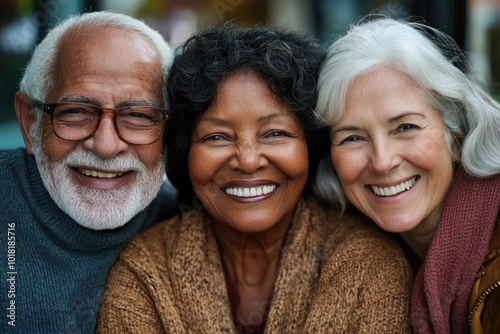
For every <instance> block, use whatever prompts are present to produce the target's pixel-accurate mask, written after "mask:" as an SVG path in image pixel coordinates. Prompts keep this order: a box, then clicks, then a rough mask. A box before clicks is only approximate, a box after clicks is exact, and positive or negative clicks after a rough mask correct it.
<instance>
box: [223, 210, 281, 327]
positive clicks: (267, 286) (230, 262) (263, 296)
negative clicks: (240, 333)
mask: <svg viewBox="0 0 500 334" xmlns="http://www.w3.org/2000/svg"><path fill="white" fill-rule="evenodd" d="M290 223H291V219H290V221H288V222H286V223H284V224H277V225H275V226H274V227H273V228H271V229H270V230H268V231H265V232H258V233H243V232H241V231H238V230H235V229H234V228H232V227H230V226H228V225H226V224H223V223H219V224H214V230H215V233H216V236H217V239H218V240H219V243H220V245H221V252H222V261H223V262H224V264H225V266H226V268H227V271H228V273H229V276H230V277H231V279H232V281H233V282H234V284H235V287H236V290H237V291H238V295H239V296H240V303H239V305H238V306H237V308H238V315H237V316H238V318H239V319H240V321H241V322H243V323H252V322H259V321H261V320H263V319H264V318H265V313H266V311H265V305H267V304H268V303H269V300H270V299H271V296H272V293H273V288H274V281H275V279H276V275H277V268H278V262H279V259H280V256H281V249H282V247H283V243H284V240H285V237H286V233H287V231H288V228H289V226H290ZM256 315H259V317H258V319H259V321H255V320H256V317H255V316H256ZM252 319H253V320H252Z"/></svg>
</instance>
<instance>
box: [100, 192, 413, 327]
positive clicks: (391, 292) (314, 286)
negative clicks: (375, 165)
mask: <svg viewBox="0 0 500 334" xmlns="http://www.w3.org/2000/svg"><path fill="white" fill-rule="evenodd" d="M334 215H335V212H333V211H329V210H326V209H324V208H322V207H320V206H319V205H318V204H317V203H316V202H315V201H314V200H311V199H309V200H301V201H300V202H299V205H298V208H297V210H296V213H295V216H294V219H293V222H292V224H291V226H290V230H289V232H288V234H287V237H286V240H285V243H284V246H283V249H282V255H281V259H280V263H279V268H278V274H277V278H276V282H275V287H274V292H273V297H272V298H273V299H272V302H271V307H270V311H269V315H268V321H267V324H266V329H265V333H376V334H381V333H384V334H389V333H397V334H401V333H409V331H410V330H409V327H410V324H409V300H410V291H411V283H412V273H411V269H410V267H409V265H408V263H407V261H406V259H405V257H404V254H403V253H402V251H401V250H400V248H399V247H398V246H397V245H396V243H395V242H394V240H392V239H391V238H390V237H389V236H387V235H386V234H384V233H383V232H381V231H379V230H378V229H376V228H375V227H374V226H373V225H372V224H370V223H366V222H362V221H361V219H362V218H360V217H357V216H353V215H344V216H343V217H342V218H341V219H339V218H335V216H334ZM98 332H99V333H148V334H149V333H199V334H210V333H214V334H215V333H217V334H219V333H236V329H235V326H234V323H233V320H232V316H231V309H230V305H229V300H228V296H227V291H226V283H225V280H224V274H223V269H222V264H221V254H220V251H219V248H218V244H217V241H216V239H215V235H214V232H213V230H212V227H211V224H210V221H209V220H208V218H207V217H206V215H205V214H204V213H203V212H202V211H192V212H188V213H185V214H184V215H183V216H182V217H176V218H173V219H171V220H169V221H166V222H164V223H161V224H159V225H156V226H155V227H153V228H151V229H150V230H148V231H146V232H145V233H143V234H142V235H139V236H137V237H135V238H134V239H133V240H132V241H131V242H130V243H129V244H128V246H127V247H126V248H125V249H124V250H123V251H122V253H121V255H120V257H119V259H118V261H117V262H116V263H115V265H114V267H113V269H112V270H111V272H110V274H109V277H108V282H107V285H106V290H105V292H104V296H103V301H102V306H101V311H100V317H99V323H98Z"/></svg>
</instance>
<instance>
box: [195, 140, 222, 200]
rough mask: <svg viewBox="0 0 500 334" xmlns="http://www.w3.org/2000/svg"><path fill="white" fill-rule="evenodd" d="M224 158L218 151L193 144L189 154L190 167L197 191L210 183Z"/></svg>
mask: <svg viewBox="0 0 500 334" xmlns="http://www.w3.org/2000/svg"><path fill="white" fill-rule="evenodd" d="M223 160H224V159H223V158H221V157H220V154H217V152H212V151H211V150H207V149H206V148H200V147H197V146H196V145H193V146H192V147H191V148H190V150H189V154H188V166H189V167H188V168H189V176H190V178H191V183H192V184H193V187H194V189H195V191H196V192H198V191H199V190H200V187H202V186H204V185H206V184H208V183H210V182H211V181H212V178H213V176H214V174H215V173H216V171H217V170H218V169H219V168H220V165H222V164H223V162H222V161H223Z"/></svg>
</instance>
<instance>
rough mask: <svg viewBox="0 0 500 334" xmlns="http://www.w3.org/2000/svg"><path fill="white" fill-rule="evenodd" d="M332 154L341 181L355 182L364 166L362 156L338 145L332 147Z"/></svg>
mask: <svg viewBox="0 0 500 334" xmlns="http://www.w3.org/2000/svg"><path fill="white" fill-rule="evenodd" d="M330 155H331V158H332V164H333V167H334V168H335V171H336V172H337V176H338V178H339V180H340V182H341V183H343V184H344V183H346V184H350V183H353V182H355V181H356V180H357V178H358V176H359V174H360V171H361V169H362V168H363V163H362V159H361V157H360V156H358V155H355V154H353V153H350V152H346V151H344V150H342V149H340V148H336V147H332V149H331V150H330Z"/></svg>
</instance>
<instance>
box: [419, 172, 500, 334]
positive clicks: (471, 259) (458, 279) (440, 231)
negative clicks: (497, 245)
mask: <svg viewBox="0 0 500 334" xmlns="http://www.w3.org/2000/svg"><path fill="white" fill-rule="evenodd" d="M499 206H500V176H496V177H493V178H489V179H479V178H474V177H472V176H470V175H468V174H467V173H466V172H465V171H464V170H463V169H461V168H458V169H457V171H456V175H455V178H454V180H453V183H452V185H451V188H450V191H449V193H448V195H447V198H446V202H445V205H444V209H443V214H442V216H441V221H440V223H439V225H438V228H437V230H436V234H435V235H434V238H433V240H432V243H431V245H430V247H429V251H428V253H427V257H426V259H425V261H424V263H423V265H422V267H421V269H420V271H419V272H418V273H417V276H416V278H415V283H414V286H413V296H412V305H411V309H412V310H411V316H412V326H413V330H414V333H415V334H431V333H436V334H447V333H453V334H465V333H469V326H468V320H467V319H468V310H467V308H468V304H469V296H470V292H471V289H472V285H473V284H474V279H475V277H476V273H477V271H478V270H479V268H480V267H481V264H482V263H483V260H484V257H485V256H486V252H487V250H488V245H489V242H490V238H491V234H492V232H493V228H494V226H495V222H496V218H497V215H498V212H499Z"/></svg>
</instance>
